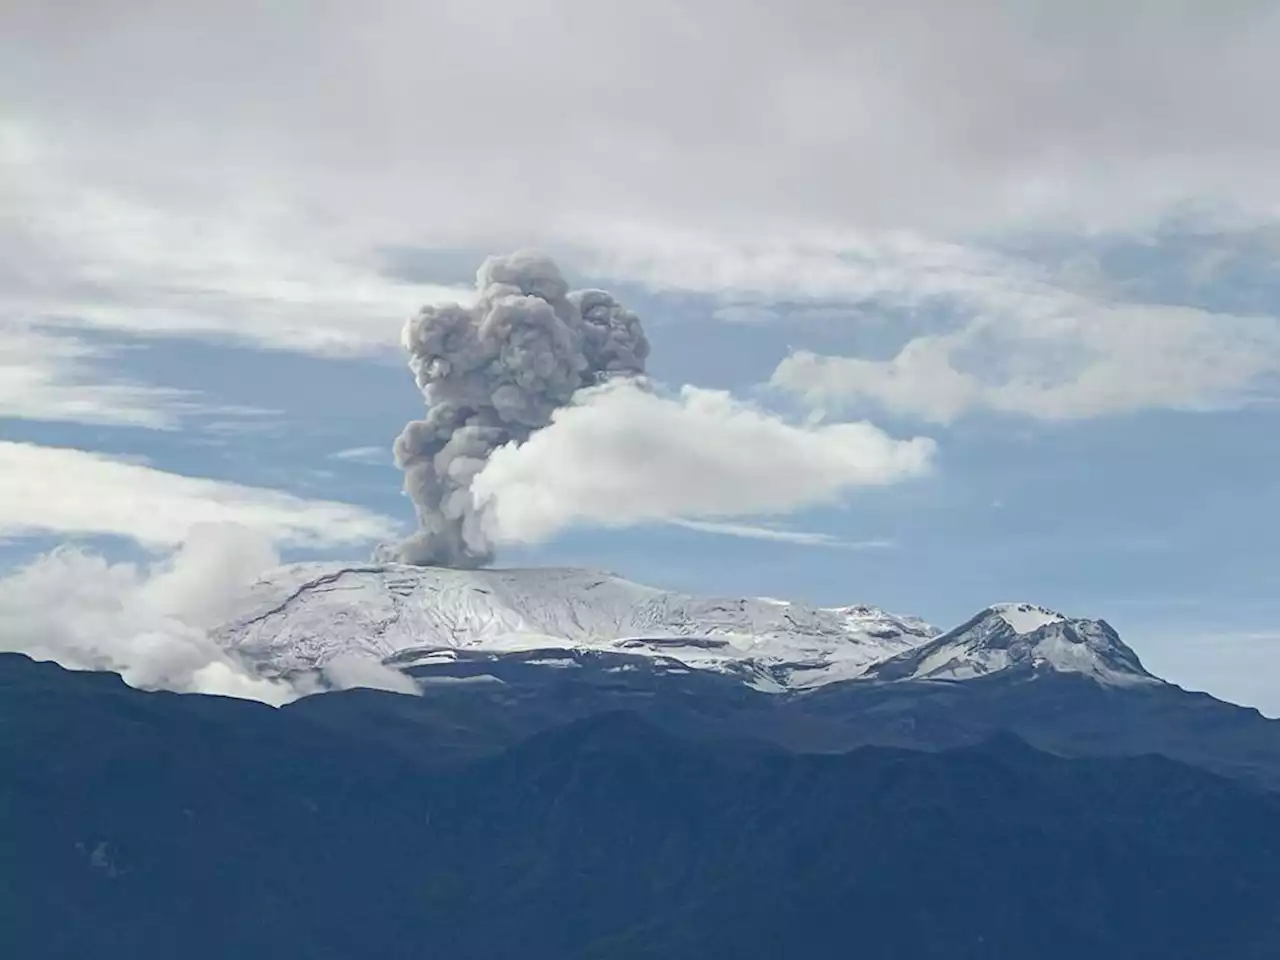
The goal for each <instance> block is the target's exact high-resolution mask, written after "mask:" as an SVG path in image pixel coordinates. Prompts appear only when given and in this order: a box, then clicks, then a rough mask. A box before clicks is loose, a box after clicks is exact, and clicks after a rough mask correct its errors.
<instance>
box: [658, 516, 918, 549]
mask: <svg viewBox="0 0 1280 960" xmlns="http://www.w3.org/2000/svg"><path fill="white" fill-rule="evenodd" d="M667 522H668V523H670V524H671V525H672V526H676V527H684V528H685V529H686V530H696V531H698V532H699V533H711V534H719V535H721V536H726V537H742V538H743V539H746V540H769V541H772V542H775V543H795V544H799V545H801V546H806V547H836V548H839V549H842V550H885V549H888V548H889V547H892V546H893V541H892V540H843V539H841V538H840V537H837V536H834V535H833V534H830V533H818V532H816V531H810V530H786V529H780V528H778V527H766V526H760V525H758V524H750V523H730V522H727V521H718V520H685V519H683V518H676V519H674V520H668V521H667Z"/></svg>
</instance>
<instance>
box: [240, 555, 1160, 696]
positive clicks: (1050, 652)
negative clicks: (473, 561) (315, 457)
mask: <svg viewBox="0 0 1280 960" xmlns="http://www.w3.org/2000/svg"><path fill="white" fill-rule="evenodd" d="M215 636H216V638H217V639H218V641H219V642H220V643H221V644H222V645H223V646H224V647H226V648H228V649H230V650H231V651H233V652H234V653H235V654H236V655H238V656H239V657H240V658H241V659H243V660H244V661H246V662H247V663H250V664H252V665H253V666H254V667H255V668H257V669H258V670H259V671H260V672H262V673H263V674H265V675H273V676H293V675H299V674H303V673H306V672H314V671H323V670H324V669H325V668H326V667H327V666H328V665H330V664H333V663H336V662H339V661H344V660H350V658H353V657H357V658H366V659H370V660H376V661H378V662H381V663H389V664H394V665H395V666H396V667H397V668H401V669H404V668H413V667H417V668H420V670H426V669H428V668H429V667H430V666H431V665H432V664H440V663H446V662H448V661H450V660H451V659H453V658H456V657H459V656H466V657H468V658H475V657H476V656H487V657H489V658H492V659H495V660H496V659H499V658H502V657H516V656H518V657H520V658H522V659H523V660H524V661H525V662H528V663H534V664H542V665H543V666H546V667H547V668H552V669H573V668H575V667H578V666H579V665H580V661H579V660H578V659H575V657H574V656H566V654H579V653H582V652H584V651H588V652H598V653H606V654H611V655H615V656H616V657H638V658H646V659H647V660H649V661H650V662H651V663H659V664H661V665H663V666H664V667H665V668H666V669H667V670H668V671H669V672H678V671H682V670H693V671H713V672H716V673H720V674H725V675H729V676H732V677H735V678H737V679H739V680H741V681H742V682H744V683H746V684H748V685H749V686H751V687H754V688H756V689H758V690H763V691H769V692H777V693H784V692H805V691H808V690H813V689H816V688H819V687H823V686H827V685H830V684H833V683H838V682H843V681H853V680H868V681H892V680H896V679H911V680H918V681H936V682H955V681H962V680H965V679H971V678H975V677H979V676H987V675H991V674H993V673H999V672H1001V671H1011V672H1014V673H1017V672H1019V671H1021V672H1022V673H1024V674H1025V673H1026V672H1027V671H1028V670H1030V671H1031V673H1032V674H1034V673H1035V672H1036V671H1040V672H1043V671H1045V670H1050V671H1060V672H1074V673H1082V674H1086V675H1089V676H1091V677H1093V678H1094V679H1095V680H1098V681H1099V682H1102V683H1104V684H1108V685H1123V684H1129V683H1137V682H1148V681H1154V679H1155V678H1153V677H1151V676H1150V674H1148V673H1147V672H1146V671H1145V670H1144V669H1143V668H1142V666H1141V663H1140V662H1139V661H1138V658H1137V655H1136V654H1134V653H1133V651H1132V650H1130V649H1129V648H1128V647H1126V646H1125V645H1124V644H1123V643H1122V642H1121V641H1120V639H1119V637H1118V636H1117V635H1116V634H1115V632H1114V631H1113V630H1112V629H1111V628H1110V627H1109V626H1107V625H1106V624H1105V623H1103V622H1102V621H1093V620H1076V619H1071V618H1067V617H1064V616H1063V615H1061V614H1058V613H1055V612H1054V611H1051V610H1047V609H1045V608H1043V607H1038V606H1035V605H1033V604H998V605H996V606H993V607H989V608H987V609H986V610H984V611H983V612H982V613H981V614H979V615H978V616H977V617H975V618H974V619H973V620H971V621H969V622H968V623H966V624H964V625H962V626H961V627H958V628H956V629H955V630H952V631H949V632H946V633H944V632H943V631H941V630H939V629H938V628H937V627H934V626H932V625H931V624H929V623H926V622H925V621H923V620H921V619H919V618H917V617H911V616H902V615H896V614H892V613H889V612H886V611H884V610H881V609H879V608H877V607H872V606H864V605H853V606H841V607H817V606H811V605H806V604H803V603H795V602H790V601H786V600H777V599H773V598H769V597H745V598H724V597H698V596H693V595H690V594H685V593H680V592H676V591H670V590H663V589H659V588H655V587H649V586H645V585H643V584H638V583H634V582H631V581H629V580H626V579H624V578H622V577H619V576H616V575H614V574H610V573H602V572H598V571H593V570H584V569H577V568H508V569H502V568H490V569H480V570H457V569H451V568H447V567H421V566H409V565H403V564H396V563H370V564H349V563H298V564H291V565H288V566H284V567H280V568H278V569H276V570H273V571H271V572H269V573H268V574H266V575H264V576H262V577H261V578H260V579H259V580H258V581H257V582H255V583H254V584H253V586H252V587H251V589H250V590H249V592H248V594H247V596H246V597H245V599H244V602H243V605H242V609H240V610H239V612H238V613H237V614H236V615H235V616H234V617H232V618H231V619H230V620H229V621H227V622H226V623H224V624H223V625H222V626H221V627H219V628H218V629H217V630H216V631H215ZM615 662H618V661H615ZM621 662H624V663H625V661H621ZM612 669H615V670H616V669H623V668H622V667H617V666H614V667H612ZM418 672H420V671H418Z"/></svg>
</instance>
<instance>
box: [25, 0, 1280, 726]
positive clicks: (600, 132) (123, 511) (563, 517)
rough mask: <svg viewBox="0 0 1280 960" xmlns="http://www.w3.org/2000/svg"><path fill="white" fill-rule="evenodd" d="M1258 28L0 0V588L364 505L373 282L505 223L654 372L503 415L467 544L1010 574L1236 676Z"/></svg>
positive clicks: (146, 575)
mask: <svg viewBox="0 0 1280 960" xmlns="http://www.w3.org/2000/svg"><path fill="white" fill-rule="evenodd" d="M1277 44H1280V3H1277V2H1262V0H1257V2H1254V0H1228V2H1222V0H1215V2H1209V0H1203V2H1195V0H1166V2H1156V0H1148V2H1144V0H1135V2H1132V3H1128V4H1124V5H1106V6H1104V5H1096V4H1059V3H1048V2H1044V0H1021V2H1019V0H965V2H960V3H957V2H950V0H948V2H943V0H936V2H931V0H909V2H903V3H898V4H894V5H892V9H890V8H889V7H888V6H886V5H884V4H880V3H872V2H870V0H840V2H835V0H805V2H803V3H794V2H782V0H738V2H733V3H730V2H729V0H698V2H689V0H685V2H681V0H651V2H649V3H646V4H643V5H641V4H634V3H622V2H611V0H590V2H588V0H547V2H545V3H541V4H536V5H534V4H526V3H521V2H517V0H491V2H488V3H485V4H476V3H472V2H464V0H426V2H410V0H370V2H368V3H364V4H349V3H339V2H336V0H309V2H305V3H304V2H301V0H277V2H274V3H271V4H264V3H255V2H247V0H227V2H224V3H220V4H208V3H196V2H190V0H188V2H183V0H177V2H166V3H159V2H155V0H111V2H109V3H108V2H106V0H66V2H64V3H61V4H57V5H54V4H48V3H38V2H35V0H10V2H8V3H6V4H4V5H3V9H0V574H2V575H3V576H4V579H0V626H7V628H8V629H9V631H10V636H11V637H12V636H13V635H14V631H15V630H16V632H17V634H20V635H26V634H23V631H24V630H25V631H27V632H28V633H31V632H32V631H36V632H40V631H43V632H45V633H48V632H49V631H50V630H52V629H53V627H51V626H50V621H49V620H48V617H47V616H46V615H44V614H42V615H41V616H39V617H36V616H34V615H33V612H32V610H31V601H30V599H29V598H30V597H31V596H35V595H39V596H42V597H48V596H53V595H57V592H58V590H63V591H67V589H68V588H67V587H66V583H67V582H69V581H74V585H75V588H76V589H75V590H73V591H70V592H67V593H66V596H67V597H69V598H70V599H67V600H66V602H65V603H64V604H62V607H63V608H64V609H63V610H62V611H61V612H60V614H59V616H61V617H62V619H61V620H59V621H58V623H57V625H56V626H57V629H58V630H64V629H65V630H66V631H67V635H68V636H74V637H76V638H79V639H76V641H75V642H76V643H77V644H81V645H83V644H89V645H90V646H91V645H92V644H91V642H90V641H89V640H87V639H85V638H86V637H89V636H91V634H92V633H93V630H101V629H103V627H102V624H103V622H104V621H103V620H102V619H101V616H104V614H102V610H103V609H104V607H103V604H104V603H106V601H105V600H104V599H103V598H104V597H105V596H108V595H114V594H113V593H112V592H113V591H116V592H117V593H118V592H119V591H121V590H124V591H132V592H131V593H129V596H130V597H134V598H135V599H136V601H137V602H136V603H135V604H134V607H133V608H131V609H132V611H133V612H132V613H131V614H130V616H129V617H126V618H125V619H126V620H127V621H128V624H129V625H128V626H127V627H126V626H122V625H121V624H120V623H117V622H116V621H115V620H112V621H111V622H112V623H113V624H115V626H113V627H111V629H116V630H125V629H128V630H130V631H134V632H132V633H130V637H133V636H135V634H136V629H137V628H136V624H137V623H143V624H146V625H147V629H148V630H151V629H153V628H155V629H158V628H156V624H167V623H169V622H170V620H171V619H172V618H173V616H176V614H175V613H174V610H175V609H176V608H174V607H173V603H174V601H173V600H172V596H173V595H170V594H166V598H165V599H164V600H163V601H162V600H161V599H158V598H159V595H160V594H159V592H160V591H161V589H162V588H163V590H166V591H167V590H171V589H173V588H174V587H173V585H174V584H175V583H177V584H179V586H181V587H182V591H180V592H181V595H182V597H183V600H182V604H183V606H182V613H181V616H180V617H179V619H183V620H184V622H186V621H190V620H192V619H193V616H194V615H193V614H191V612H190V611H191V609H192V606H191V605H192V604H193V603H196V601H195V600H193V599H192V597H194V596H196V595H197V594H200V591H199V590H196V591H194V592H193V590H192V589H191V587H190V582H189V580H188V579H187V578H185V576H178V575H177V574H175V570H183V571H188V570H197V571H201V576H203V575H204V574H205V573H208V575H209V576H211V577H214V578H215V579H225V577H226V576H230V575H240V574H243V572H244V571H245V570H246V569H248V568H249V567H254V566H262V565H265V564H267V563H269V562H274V561H275V560H276V559H284V560H291V559H299V558H309V557H322V558H345V559H362V560H363V559H365V558H367V557H368V556H369V555H370V553H371V551H372V550H373V548H374V547H375V546H376V545H377V544H379V543H382V542H386V541H393V540H396V539H398V538H400V537H403V536H405V535H406V534H408V533H409V532H410V531H411V530H412V528H413V526H414V515H413V510H412V504H411V503H410V502H409V501H408V500H407V499H406V498H405V497H404V495H403V494H401V492H400V487H401V482H402V478H401V475H400V472H399V470H398V469H397V468H396V467H395V465H394V463H393V460H392V455H391V446H392V443H393V441H394V439H395V437H396V436H397V434H398V433H399V431H400V429H401V428H402V427H403V425H404V424H405V423H406V421H408V420H411V419H415V418H418V417H420V416H422V413H423V398H422V395H421V393H420V392H419V391H418V388H417V387H416V385H415V383H414V376H413V373H412V372H411V371H410V370H409V368H408V366H407V365H406V357H405V355H404V353H403V351H402V349H401V346H400V334H401V329H402V327H403V326H404V324H405V321H406V320H407V319H408V318H409V317H410V316H411V315H413V313H414V312H415V311H416V310H417V309H418V308H419V307H421V306H423V305H428V304H443V303H447V302H451V301H455V300H457V301H462V302H465V303H470V302H472V301H473V300H474V298H475V296H476V292H475V277H476V270H477V268H478V267H479V266H480V264H481V263H482V261H483V260H484V259H485V257H486V256H488V255H489V254H501V253H507V252H510V251H513V250H517V249H537V250H541V251H544V252H545V253H546V254H548V255H550V256H552V257H554V258H555V260H556V262H557V263H558V264H559V265H560V267H561V269H562V271H563V272H564V274H565V276H566V277H567V278H568V280H569V281H570V283H571V284H572V285H574V286H575V287H601V288H604V289H607V290H609V291H611V292H612V293H613V294H614V295H615V296H616V297H617V298H618V299H619V300H621V301H622V302H623V303H624V304H626V305H627V307H628V308H630V309H631V310H633V311H635V312H636V313H637V314H638V315H639V316H640V317H641V318H642V320H643V323H644V326H645V329H646V331H647V334H648V338H649V340H650V342H651V345H652V352H651V355H650V357H649V361H648V375H649V376H650V377H651V378H652V382H653V384H654V387H653V392H652V393H650V394H646V397H647V399H637V398H635V397H632V398H627V397H622V398H621V399H618V400H617V401H616V402H615V401H614V400H609V399H608V398H606V400H608V402H605V401H604V400H597V399H592V400H589V401H584V402H582V403H578V404H576V405H575V406H574V408H573V410H572V411H571V412H570V413H569V414H566V415H565V417H564V420H563V422H558V423H557V424H556V426H555V432H554V433H550V432H549V433H548V434H547V435H546V437H545V438H543V440H542V441H539V443H538V445H537V447H536V449H535V448H534V447H532V446H531V447H530V449H529V450H528V451H525V453H524V454H521V455H520V456H519V457H517V456H515V455H512V456H510V457H505V455H504V457H505V458H504V461H503V465H504V467H505V468H506V469H505V473H503V474H502V476H503V477H505V478H506V486H503V487H502V488H501V491H500V493H501V495H502V496H503V497H505V498H506V499H505V500H503V499H501V498H500V501H499V502H500V503H501V504H502V505H503V507H504V509H505V510H506V512H507V515H508V516H511V517H517V516H518V517H520V518H522V520H523V521H525V522H519V523H517V522H514V521H513V522H512V523H511V524H509V525H508V526H509V527H510V530H509V531H508V534H509V535H508V536H507V537H506V539H505V541H504V543H503V545H502V547H501V550H500V553H499V562H500V563H501V564H503V565H543V564H563V565H574V566H589V567H598V568H603V569H607V570H610V571H613V572H616V573H619V574H621V575H624V576H627V577H629V578H632V579H635V580H639V581H642V582H647V583H651V584H654V585H657V586H663V587H669V588H673V589H679V590H687V591H690V592H699V593H715V594H723V595H728V596H747V595H767V596H774V597H778V596H783V597H789V598H793V599H796V600H805V601H813V602H818V603H823V604H848V603H855V602H857V603H871V604H876V605H879V606H882V607H885V608H886V609H889V610H892V611H896V612H901V613H911V614H916V615H919V616H923V617H925V618H927V619H929V620H931V621H933V622H935V623H938V624H939V625H942V626H950V625H954V624H955V623H958V622H960V621H961V620H963V619H965V618H967V617H968V616H970V615H971V614H972V613H974V612H975V611H977V610H978V609H981V608H982V607H983V606H985V605H987V604H990V603H994V602H1000V601H1007V600H1029V601H1033V602H1036V603H1040V604H1043V605H1047V606H1050V607H1053V608H1055V609H1059V610H1062V611H1063V612H1065V613H1067V614H1069V615H1076V616H1088V617H1099V618H1104V619H1106V620H1107V621H1108V622H1110V623H1112V624H1113V625H1114V626H1115V627H1116V628H1117V629H1118V630H1119V631H1120V632H1121V634H1122V636H1123V637H1124V638H1125V639H1126V640H1127V641H1128V642H1129V643H1130V645H1131V646H1133V647H1134V648H1135V649H1136V650H1137V651H1138V653H1139V654H1140V655H1141V656H1142V658H1143V660H1144V662H1145V663H1146V664H1147V666H1148V668H1149V669H1151V670H1153V671H1154V672H1156V673H1157V674H1159V675H1161V676H1164V677H1166V678H1168V679H1170V680H1173V681H1175V682H1178V683H1180V684H1182V685H1184V686H1187V687H1190V688H1194V689H1208V690H1209V691H1210V692H1213V693H1215V694H1216V695H1218V696H1221V697H1223V698H1226V699H1230V700H1233V701H1235V702H1239V703H1245V704H1249V705H1256V706H1258V707H1259V708H1260V709H1262V710H1263V711H1264V712H1266V713H1268V714H1270V715H1273V716H1280V687H1277V685H1276V684H1275V683H1274V680H1273V679H1272V678H1274V677H1275V676H1276V675H1277V671H1278V670H1280V627H1277V626H1276V624H1277V613H1278V612H1280V609H1278V608H1280V589H1277V588H1278V587H1280V566H1277V563H1276V559H1275V555H1276V547H1277V544H1280V480H1277V477H1280V442H1278V441H1277V440H1276V437H1277V435H1278V430H1277V428H1278V427H1280V406H1278V405H1277V400H1278V399H1280V320H1278V319H1277V317H1278V316H1280V180H1277V178H1276V177H1275V175H1274V171H1275V169H1276V167H1277V161H1278V160H1280V115H1278V114H1277V113H1276V111H1274V109H1272V108H1271V107H1272V105H1271V99H1272V94H1271V91H1272V90H1274V89H1276V88H1277V86H1280V61H1277V59H1276V58H1275V56H1274V50H1275V49H1276V46H1277ZM496 469H497V468H496V467H495V471H496ZM494 482H495V483H497V482H498V481H494ZM530 504H536V505H539V507H540V508H543V507H545V508H546V509H541V512H538V513H537V517H536V518H534V519H530V518H531V517H533V512H531V511H532V508H531V507H530ZM548 505H552V506H553V507H554V509H553V508H552V506H548ZM535 520H536V522H535ZM219 525H222V526H225V525H232V527H233V528H235V529H244V530H248V531H250V532H251V534H252V536H253V537H256V538H259V539H260V541H261V542H260V543H259V542H258V540H255V541H254V543H255V544H256V545H255V546H254V547H253V548H252V549H249V548H245V547H242V546H235V547H234V548H232V547H227V548H226V549H225V550H223V548H222V547H216V549H213V548H210V549H213V553H214V554H216V557H215V559H214V560H207V557H209V556H211V555H212V554H209V553H207V552H204V551H205V548H204V547H200V548H199V549H196V548H194V547H192V546H191V544H192V543H193V540H192V531H193V529H194V530H197V531H200V530H205V531H207V530H208V529H209V528H210V527H211V526H213V527H217V526H219ZM200 536H207V534H197V540H198V538H199V537H200ZM214 539H215V541H216V543H219V544H221V543H223V541H221V540H217V538H216V537H215V538H214ZM205 542H206V541H204V540H199V543H205ZM218 550H222V551H223V552H221V553H219V552H218ZM50 551H53V552H52V553H50ZM68 551H71V552H68ZM184 551H185V552H184ZM184 557H185V558H186V559H183V558H184ZM191 557H195V558H196V561H192V560H191V559H190V558H191ZM201 558H206V559H201ZM206 560H207V562H206ZM197 561H198V562H197ZM193 563H194V566H192V564H193ZM184 564H185V566H184ZM33 571H34V572H33ZM209 571H212V573H209ZM33 578H34V579H33ZM94 578H97V579H94ZM90 580H92V582H93V583H95V584H97V585H98V586H97V587H95V588H94V589H93V590H90V589H88V588H87V587H86V586H85V583H86V582H88V581H90ZM200 582H202V583H203V582H204V581H203V580H201V581H200ZM32 583H39V584H43V586H42V588H41V589H42V590H44V591H45V592H44V593H40V592H39V591H35V592H33V591H32V589H31V587H32ZM98 587H100V588H101V589H98ZM175 595H176V594H175ZM204 601H205V598H203V595H201V599H200V601H199V603H197V604H196V606H198V607H199V616H198V617H195V619H197V620H199V619H200V618H208V617H212V616H213V614H212V613H211V612H210V610H212V608H208V609H206V606H207V605H206V604H205V602H204ZM131 602H132V601H131ZM135 608H136V609H135ZM82 609H83V610H88V611H90V612H92V613H93V615H92V616H90V615H89V614H84V616H80V613H79V612H80V611H82ZM67 611H71V613H68V612H67ZM95 611H96V612H95ZM72 613H74V614H75V615H76V616H77V617H79V619H77V620H75V624H74V629H72V626H71V625H70V624H71V615H72ZM6 617H7V623H5V622H4V620H3V618H6ZM201 622H203V621H201ZM14 624H18V627H17V628H15V627H14ZM90 627H92V628H93V629H92V630H91V629H90ZM31 635H34V634H31ZM10 642H12V641H10ZM85 649H86V650H88V647H85ZM98 655H99V654H98V653H93V654H92V655H91V654H90V653H88V652H87V653H85V656H86V657H88V658H89V660H91V661H92V662H95V663H96V662H99V661H97V660H94V659H93V657H95V656H98ZM197 659H198V658H197ZM108 665H110V664H109V663H108Z"/></svg>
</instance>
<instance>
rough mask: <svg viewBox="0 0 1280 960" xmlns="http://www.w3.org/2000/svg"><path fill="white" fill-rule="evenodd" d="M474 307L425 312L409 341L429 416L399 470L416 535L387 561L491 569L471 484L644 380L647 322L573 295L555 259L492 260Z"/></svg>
mask: <svg viewBox="0 0 1280 960" xmlns="http://www.w3.org/2000/svg"><path fill="white" fill-rule="evenodd" d="M476 287H477V289H478V291H479V294H480V297H479V300H478V301H477V302H476V304H475V305H474V306H471V307H464V306H461V305H459V304H449V305H446V306H441V307H423V308H422V310H421V311H420V312H419V313H418V314H417V316H415V317H413V318H412V319H410V320H409V322H408V323H407V324H406V325H405V329H404V336H403V340H404V346H405V349H406V350H407V351H408V353H409V367H410V369H411V370H413V373H414V376H415V378H416V379H417V382H418V387H419V388H420V389H421V390H422V395H423V397H424V398H425V399H426V402H427V415H426V416H425V417H424V418H423V419H421V420H414V421H411V422H410V423H408V424H406V425H405V428H404V430H403V431H402V432H401V433H400V436H399V437H398V438H397V440H396V444H395V455H396V463H397V464H398V465H399V466H400V468H401V469H403V470H404V489H405V492H406V493H408V495H409V497H410V498H411V499H412V500H413V504H414V509H415V511H416V512H417V515H418V530H417V532H416V533H414V534H413V535H412V536H410V537H409V538H408V539H406V540H405V541H403V542H402V543H398V544H386V545H383V546H381V547H379V548H378V552H377V557H378V559H379V560H383V561H396V562H399V563H412V564H419V565H435V566H449V567H479V566H484V565H485V564H488V563H490V562H492V560H493V544H492V543H491V542H490V539H489V538H488V536H487V535H486V533H485V529H484V517H483V515H482V511H481V510H480V509H479V508H478V507H477V505H476V502H475V499H474V497H473V496H472V491H471V483H472V480H473V479H474V478H475V476H476V474H477V473H479V472H480V470H481V469H482V468H483V467H484V465H485V462H486V461H487V460H488V458H489V455H490V454H491V453H492V452H493V451H494V450H496V449H497V448H498V447H500V446H502V445H503V444H506V443H511V442H515V443H521V442H523V441H524V440H526V439H528V438H529V436H530V435H531V434H533V433H534V432H535V431H537V430H539V429H540V428H542V427H544V426H546V425H547V424H548V423H550V422H551V414H552V413H553V412H554V411H555V410H556V409H558V408H559V407H563V406H565V405H566V404H567V403H569V401H570V400H571V399H572V397H573V395H574V393H575V392H576V391H578V390H580V389H582V388H583V387H588V386H592V385H593V384H597V383H600V382H601V381H603V380H605V379H607V378H609V377H613V376H638V375H640V374H643V373H644V364H645V359H646V358H647V357H648V355H649V341H648V340H647V339H646V338H645V335H644V329H643V328H642V327H641V325H640V319H639V317H637V316H636V315H635V314H634V313H632V312H631V311H630V310H627V309H625V308H624V307H623V306H622V305H621V304H620V303H618V301H617V300H615V299H614V298H613V297H612V296H611V295H609V294H608V293H605V292H604V291H603V290H576V291H573V292H570V291H569V285H568V284H567V283H566V282H565V280H564V277H562V276H561V275H560V270H559V269H558V268H557V267H556V265H555V263H553V262H552V261H551V260H550V259H548V258H547V257H545V256H542V255H540V254H537V253H531V252H518V253H513V254H511V255H509V256H501V257H489V258H488V259H487V260H485V262H484V264H483V265H482V266H481V267H480V269H479V271H478V272H477V274H476Z"/></svg>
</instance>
